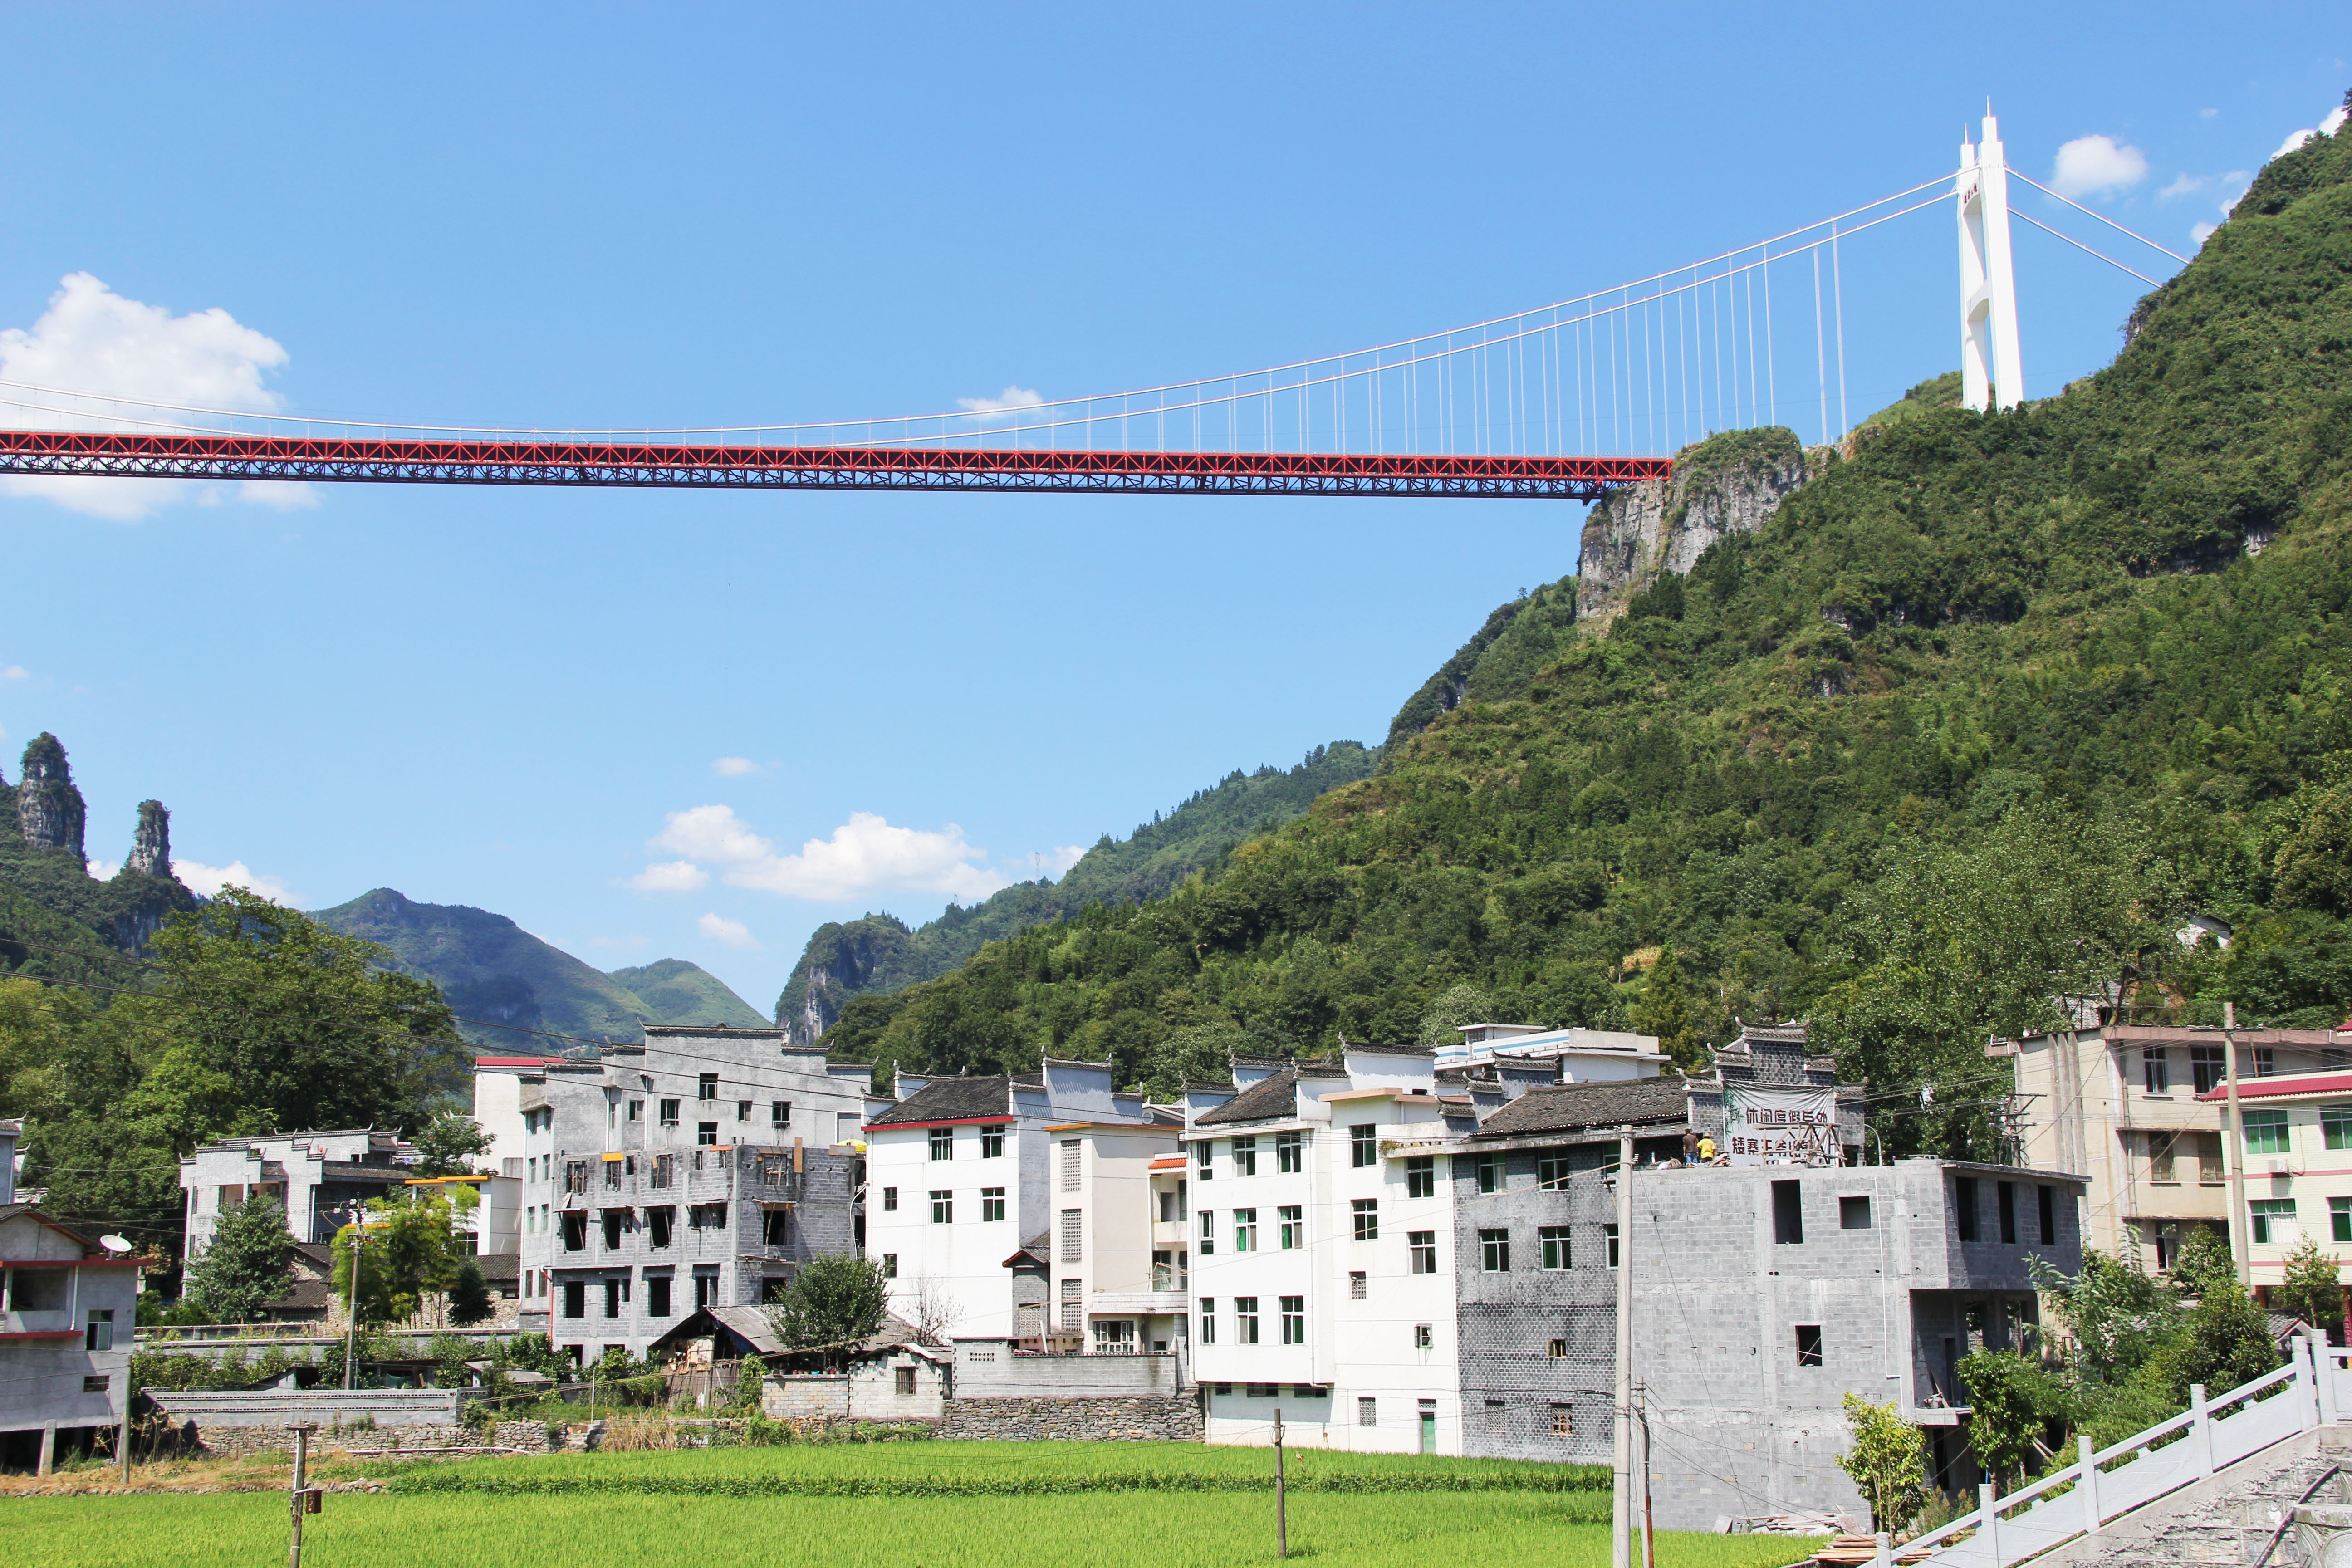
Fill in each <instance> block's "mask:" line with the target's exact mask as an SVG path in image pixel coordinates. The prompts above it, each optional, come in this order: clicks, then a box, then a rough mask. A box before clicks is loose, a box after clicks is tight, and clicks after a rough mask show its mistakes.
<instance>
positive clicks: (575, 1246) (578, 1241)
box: [557, 1209, 588, 1252]
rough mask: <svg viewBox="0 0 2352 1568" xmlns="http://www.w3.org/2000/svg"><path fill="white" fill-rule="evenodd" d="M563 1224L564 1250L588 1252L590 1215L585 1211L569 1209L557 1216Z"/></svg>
mask: <svg viewBox="0 0 2352 1568" xmlns="http://www.w3.org/2000/svg"><path fill="white" fill-rule="evenodd" d="M557 1217H558V1218H559V1219H561V1220H562V1222H563V1250H564V1251H566V1252H585V1251H586V1250H588V1215H587V1214H586V1212H585V1211H584V1210H581V1209H569V1210H566V1211H565V1212H564V1213H563V1214H562V1215H558V1216H557Z"/></svg>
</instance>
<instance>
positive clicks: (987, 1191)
mask: <svg viewBox="0 0 2352 1568" xmlns="http://www.w3.org/2000/svg"><path fill="white" fill-rule="evenodd" d="M1003 1217H1004V1189H1003V1187H982V1188H981V1189H980V1223H981V1224H982V1225H994V1224H996V1223H997V1222H998V1221H1000V1220H1002V1219H1003Z"/></svg>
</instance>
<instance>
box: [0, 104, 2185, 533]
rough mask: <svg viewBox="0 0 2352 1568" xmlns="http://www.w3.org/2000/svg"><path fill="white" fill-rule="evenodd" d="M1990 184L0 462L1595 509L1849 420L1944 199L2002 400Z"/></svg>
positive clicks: (2008, 276)
mask: <svg viewBox="0 0 2352 1568" xmlns="http://www.w3.org/2000/svg"><path fill="white" fill-rule="evenodd" d="M2012 174H2015V171H2012V170H2011V169H2010V168H2009V167H2008V165H2007V163H2006V161H2005V159H2004V158H2003V155H2002V151H2001V144H2000V137H1999V130H1998V126H1997V124H1996V123H1995V121H1994V120H1993V118H1992V116H1991V115H1990V114H1988V115H1987V116H1986V117H1985V121H1984V127H1983V135H1982V139H1981V140H1980V141H1979V142H1963V144H1962V146H1961V149H1960V166H1959V171H1958V175H1957V176H1955V175H1953V174H1938V175H1937V176H1935V177H1933V178H1931V179H1927V180H1923V181H1921V182H1920V183H1918V184H1915V185H1912V186H1910V187H1908V188H1906V189H1904V190H1901V191H1897V192H1895V193H1894V194H1892V195H1887V196H1885V197H1882V198H1880V199H1878V200H1876V201H1874V202H1870V203H1867V204H1865V205H1862V206H1858V207H1853V208H1851V209H1849V210H1847V211H1844V212H1841V213H1838V214H1835V215H1832V216H1830V217H1827V218H1824V219H1822V220H1820V221H1819V222H1816V223H1812V224H1809V225H1806V226H1802V227H1800V228H1796V229H1791V230H1789V231H1787V232H1784V233H1782V234H1779V235H1775V236H1773V237H1770V238H1768V239H1765V240H1760V241H1758V242H1756V243H1754V244H1751V245H1748V246H1745V247H1741V248H1739V249H1737V250H1731V251H1726V252H1722V253H1719V254H1717V255H1715V256H1712V257H1708V258H1705V259H1702V260H1700V261H1696V262H1694V263H1690V264H1688V265H1685V266H1683V267H1680V268H1675V269H1674V270H1672V271H1667V272H1661V273H1654V274H1652V275H1651V276H1649V277H1646V278H1642V279H1635V280H1633V281H1631V282H1626V283H1621V284H1617V285H1613V286H1612V287H1611V288H1608V289H1601V290H1598V291H1595V292H1591V293H1587V294H1583V295H1580V296H1577V297H1575V298H1573V299H1569V300H1559V301H1557V302H1555V303H1552V304H1549V305H1545V306H1541V307H1539V308H1538V309H1536V310H1528V311H1523V312H1521V313H1518V314H1516V315H1511V316H1505V317H1497V318H1495V319H1492V320H1489V321H1480V322H1475V323H1473V324H1472V325H1469V326H1466V327H1458V328H1454V329H1451V330H1448V331H1441V332H1435V333H1430V334H1425V335H1423V336H1419V337H1413V338H1407V339H1401V340H1398V341H1395V342H1389V343H1384V344H1381V345H1378V346H1375V347H1372V348H1368V349H1361V350H1356V351H1352V352H1349V353H1340V354H1337V355H1332V356H1329V357H1326V358H1321V359H1310V360H1301V361H1295V362H1293V363H1287V364H1282V365H1276V366H1270V367H1267V368H1265V369H1260V370H1254V371H1244V372H1240V373H1234V374H1225V375H1221V376H1215V377H1211V378H1208V379H1203V380H1195V381H1186V382H1176V383H1170V384H1162V385H1157V386H1150V387H1142V388H1137V389H1133V390H1129V391H1126V392H1119V393H1112V394H1108V395H1093V396H1085V397H1075V398H1060V399H1051V400H1049V399H1045V398H1043V397H1038V396H1035V395H1030V394H1020V393H1016V392H1015V391H1014V389H1012V388H1008V389H1007V391H1006V395H1005V396H1004V397H1003V398H1000V399H988V398H980V399H970V400H966V401H965V402H963V403H962V404H961V405H960V406H959V407H958V408H956V409H955V410H954V411H952V412H946V413H936V414H926V415H916V416H898V417H892V418H869V419H856V420H835V421H825V422H821V423H813V424H798V425H763V426H734V427H728V428H713V429H670V430H651V429H648V430H637V431H624V430H545V429H500V428H488V427H475V426H418V425H387V424H381V423H370V422H364V421H352V420H328V419H317V418H297V417H289V416H285V415H282V414H278V413H276V412H257V411H255V410H251V409H233V408H205V407H194V406H190V405H179V404H169V403H152V402H143V401H141V400H139V399H137V398H134V397H126V396H123V395H116V394H110V393H109V392H107V391H105V390H103V389H97V390H93V389H76V388H63V387H53V386H43V385H35V384H28V383H22V382H10V381H0V408H5V409H8V410H10V411H12V416H8V417H7V422H8V423H11V424H15V425H18V426H24V427H23V428H18V429H12V430H5V431H0V473H10V474H27V475H47V476H84V477H88V476H97V477H106V478H134V479H215V480H219V479H227V480H291V481H301V480H324V481H333V482H374V483H394V484H505V485H598V486H684V487H696V488H705V489H713V488H715V489H954V490H974V489H979V490H1073V491H1097V492H1102V491H1108V492H1120V491H1125V492H1136V493H1157V494H1190V495H1325V496H1454V497H1484V498H1522V499H1552V500H1594V499H1597V498H1598V497H1599V496H1601V494H1602V493H1604V492H1605V491H1606V490H1608V489H1611V488H1612V487H1614V486H1619V485H1624V484H1631V483H1634V482H1637V481H1640V480H1643V479H1660V478H1664V477H1666V476H1668V475H1670V474H1671V473H1672V471H1673V458H1671V456H1669V455H1668V454H1671V453H1673V452H1675V451H1678V450H1680V449H1682V448H1683V447H1686V446H1688V445H1689V444H1691V443H1692V442H1695V441H1697V440H1701V439H1704V438H1705V437H1707V436H1710V435H1713V434H1715V433H1716V432H1717V431H1722V430H1728V429H1738V428H1743V427H1747V426H1758V425H1777V424H1782V423H1790V422H1795V421H1801V422H1803V423H1808V424H1811V426H1812V427H1813V428H1814V430H1815V431H1816V432H1817V433H1818V435H1819V437H1820V439H1821V440H1822V441H1824V442H1827V441H1830V440H1833V439H1837V438H1840V437H1843V435H1844V434H1845V433H1846V432H1847V430H1848V429H1849V428H1850V420H1849V417H1848V408H1847V402H1846V378H1845V310H1844V273H1843V265H1844V259H1845V254H1846V250H1847V247H1850V246H1852V245H1853V244H1854V243H1855V242H1857V241H1864V242H1866V237H1869V236H1871V235H1872V234H1873V232H1874V231H1876V230H1879V229H1881V228H1883V227H1884V226H1886V225H1889V224H1893V223H1895V222H1897V221H1899V220H1901V219H1903V218H1906V217H1908V216H1911V215H1913V214H1916V213H1919V212H1923V211H1926V210H1927V209H1929V208H1933V207H1937V206H1941V205H1950V206H1951V207H1952V209H1953V210H1954V212H1955V215H1956V218H1957V222H1958V241H1959V254H1960V268H1959V270H1960V316H1961V357H1962V366H1963V397H1962V400H1963V402H1964V403H1966V404H1967V405H1969V406H1971V407H1975V408H1979V409H1984V408H2006V407H2009V406H2011V405H2014V404H2015V402H2016V401H2017V396H2018V392H2017V389H2018V387H2019V386H2020V384H2021V372H2020V370H2019V357H2020V356H2019V345H2018V331H2017V321H2016V290H2015V286H2014V282H2013V277H2012V268H2011V254H2010V223H2009V220H2010V217H2011V208H2010V205H2009V199H2008V180H2009V178H2010V177H2011V175H2012ZM2015 177H2017V178H2019V179H2021V180H2026V183H2027V184H2035V182H2032V181H2031V180H2029V179H2027V177H2026V176H2024V175H2022V174H2015ZM2035 188H2036V189H2040V190H2042V191H2043V192H2044V194H2045V195H2050V196H2052V197H2053V199H2055V200H2057V201H2059V202H2063V203H2065V204H2066V205H2068V206H2069V207H2073V208H2074V210H2075V211H2076V212H2079V213H2083V214H2085V215H2087V216H2090V217H2093V218H2095V219H2097V220H2098V221H2099V222H2101V223H2103V224H2106V225H2108V226H2110V227H2115V228H2118V229H2121V226H2120V225H2116V224H2115V223H2114V221H2113V220H2112V219H2109V218H2106V217H2105V216H2102V215H2100V214H2098V213H2095V212H2092V211H2091V210H2090V209H2089V208H2087V207H2083V206H2081V205H2079V204H2077V203H2074V202H2072V201H2071V200H2069V199H2068V198H2067V197H2065V196H2063V195H2060V194H2059V193H2057V192H2054V191H2050V190H2049V189H2048V187H2046V186H2041V185H2039V184H2035ZM2016 216H2019V217H2020V218H2021V219H2023V221H2025V222H2027V223H2030V224H2033V225H2034V226H2037V227H2041V228H2044V229H2046V230H2048V232H2050V233H2052V234H2053V235H2055V236H2057V237H2059V238H2060V239H2063V240H2064V241H2065V242H2066V243H2067V244H2069V245H2072V246H2074V247H2077V248H2080V249H2083V250H2085V251H2088V252H2089V253H2090V254H2091V255H2093V256H2095V257H2097V258H2099V259H2101V260H2103V261H2106V262H2108V263H2109V264H2110V265H2112V266H2116V267H2118V268H2122V269H2123V270H2124V271H2126V272H2130V273H2131V274H2132V276H2134V277H2136V278H2139V279H2142V280H2143V281H2147V282H2150V283H2153V282H2154V281H2155V280H2154V279H2149V278H2147V276H2146V274H2144V273H2141V272H2139V271H2137V269H2135V268H2130V267H2128V266H2126V265H2125V264H2124V263H2122V262H2120V261H2116V259H2115V258H2112V257H2110V256H2106V255H2105V254H2103V253H2102V252H2100V251H2099V250H2098V249H2096V248H2095V247H2093V246H2090V245H2088V244H2086V243H2085V242H2084V241H2083V240H2081V239H2079V238H2076V237H2074V236H2072V235H2069V234H2066V233H2063V232H2062V231H2061V230H2059V229H2057V228H2055V227H2053V226H2050V225H2048V224H2043V223H2042V222H2041V221H2040V220H2038V219H2035V218H2033V217H2032V216H2031V215H2028V214H2024V213H2019V214H2017V215H2016ZM2122 232H2123V233H2125V234H2126V235H2129V236H2130V237H2132V238H2133V239H2136V240H2138V241H2139V242H2140V243H2141V244H2143V245H2147V246H2149V247H2153V248H2155V249H2158V250H2159V251H2164V254H2165V255H2167V256H2172V255H2173V253H2172V252H2170V251H2168V250H2164V247H2161V246H2158V245H2156V244H2155V242H2154V241H2152V240H2147V239H2145V238H2144V237H2140V236H2138V235H2135V234H2131V231H2129V230H2122ZM2173 259H2175V260H2176V261H2178V260H2180V259H2182V258H2179V257H2177V256H2175V257H2173ZM1776 287H1777V289H1778V290H1779V292H1778V295H1777V297H1776V294H1775V289H1776ZM1832 403H1834V409H1833V408H1832ZM1784 405H1785V406H1786V408H1787V410H1788V412H1787V413H1786V414H1785V415H1784V413H1783V408H1784ZM1804 416H1811V417H1810V419H1807V418H1805V417H1804Z"/></svg>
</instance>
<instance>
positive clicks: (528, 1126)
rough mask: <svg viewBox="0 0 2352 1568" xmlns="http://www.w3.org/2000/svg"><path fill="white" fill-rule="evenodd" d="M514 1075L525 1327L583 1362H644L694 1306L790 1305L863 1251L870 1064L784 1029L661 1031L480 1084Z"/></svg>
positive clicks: (496, 1088)
mask: <svg viewBox="0 0 2352 1568" xmlns="http://www.w3.org/2000/svg"><path fill="white" fill-rule="evenodd" d="M509 1077H512V1078H514V1079H516V1080H517V1083H516V1089H515V1099H516V1107H515V1109H516V1110H517V1111H518V1112H519V1113H520V1116H521V1119H522V1122H523V1130H522V1133H521V1149H522V1161H523V1172H522V1177H521V1182H522V1186H521V1196H522V1204H521V1210H522V1212H521V1225H520V1236H519V1242H520V1270H519V1289H520V1302H519V1305H520V1321H521V1323H522V1326H523V1327H525V1328H526V1329H530V1330H534V1331H543V1332H545V1333H546V1334H548V1336H549V1338H550V1339H551V1342H553V1343H554V1344H555V1345H556V1346H557V1347H558V1348H559V1349H561V1350H563V1351H565V1352H568V1353H570V1354H571V1355H572V1357H573V1358H574V1359H575V1360H579V1361H582V1362H587V1361H593V1360H594V1359H596V1358H597V1357H599V1356H601V1355H602V1354H603V1353H604V1352H605V1351H607V1350H609V1349H614V1348H618V1349H621V1350H623V1351H625V1352H627V1353H628V1354H630V1355H632V1356H642V1355H643V1354H644V1353H645V1351H646V1347H647V1346H648V1345H650V1344H652V1343H653V1342H655V1341H656V1340H658V1339H660V1338H661V1337H662V1336H663V1335H665V1334H667V1332H668V1331H670V1330H672V1329H673V1328H675V1327H676V1326H677V1322H678V1321H679V1320H680V1319H682V1318H684V1317H686V1316H687V1315H688V1314H689V1313H692V1312H694V1311H696V1310H699V1309H702V1308H705V1307H714V1306H745V1305H757V1304H758V1303H760V1302H761V1301H767V1300H775V1299H777V1298H778V1297H780V1296H781V1295H782V1292H783V1290H784V1289H785V1288H786V1287H787V1286H788V1285H789V1284H790V1282H791V1280H792V1278H793V1273H794V1271H795V1269H796V1268H797V1267H798V1266H799V1265H800V1264H801V1263H803V1262H805V1261H806V1260H808V1259H809V1258H814V1257H816V1256H818V1255H820V1254H824V1253H835V1252H856V1251H857V1250H858V1249H859V1247H860V1246H861V1244H862V1240H863V1237H862V1225H863V1205H862V1199H861V1192H862V1187H863V1181H864V1170H865V1162H864V1159H863V1157H862V1153H861V1152H860V1150H859V1149H858V1147H857V1145H856V1142H854V1140H855V1138H856V1129H857V1126H858V1124H859V1122H860V1121H862V1120H863V1119H864V1117H865V1115H866V1108H867V1105H868V1095H867V1085H868V1083H869V1081H870V1077H871V1069H870V1068H866V1066H865V1065H863V1064H859V1063H832V1064H828V1063H827V1062H826V1061H825V1059H824V1052H822V1051H821V1050H818V1049H816V1048H814V1047H809V1046H802V1045H795V1044H793V1042H792V1041H791V1040H790V1039H789V1037H787V1036H786V1034H785V1033H784V1031H783V1030H782V1029H728V1028H703V1027H688V1026H667V1025H652V1026H647V1027H646V1039H645V1043H644V1044H643V1045H642V1046H608V1047H604V1051H603V1053H602V1055H601V1057H600V1058H599V1059H597V1060H594V1061H588V1060H584V1059H575V1058H561V1059H551V1060H547V1061H545V1062H543V1063H542V1065H541V1067H540V1068H539V1069H538V1070H537V1071H535V1072H534V1071H531V1070H529V1069H527V1068H522V1069H514V1070H511V1071H509V1069H506V1068H500V1069H498V1070H496V1071H494V1072H492V1073H489V1074H485V1075H479V1076H478V1077H477V1079H476V1085H477V1091H476V1092H477V1098H478V1103H480V1102H481V1100H482V1099H483V1097H485V1096H486V1095H487V1096H488V1097H491V1098H492V1099H493V1100H496V1099H499V1098H502V1097H503V1095H504V1093H505V1084H504V1083H503V1082H502V1081H497V1080H502V1079H506V1078H509ZM486 1079H488V1080H492V1081H490V1083H489V1087H488V1089H484V1088H483V1084H484V1082H485V1080H486Z"/></svg>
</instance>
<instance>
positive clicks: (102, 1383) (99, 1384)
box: [81, 1372, 114, 1394]
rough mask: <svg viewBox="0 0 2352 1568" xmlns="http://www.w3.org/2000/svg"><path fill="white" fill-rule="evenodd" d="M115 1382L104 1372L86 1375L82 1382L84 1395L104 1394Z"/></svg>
mask: <svg viewBox="0 0 2352 1568" xmlns="http://www.w3.org/2000/svg"><path fill="white" fill-rule="evenodd" d="M113 1381H114V1380H113V1379H112V1378H110V1377H109V1376H108V1375H107V1374H106V1373H102V1372H100V1373H85V1374H84V1375H83V1377H82V1380H81V1391H82V1392H83V1393H84V1394H104V1393H105V1392H106V1391H107V1389H108V1388H109V1387H110V1386H111V1385H112V1384H113Z"/></svg>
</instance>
